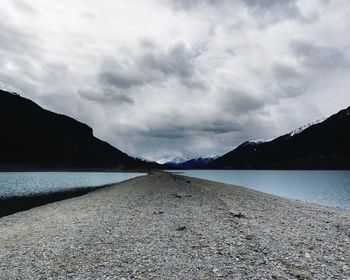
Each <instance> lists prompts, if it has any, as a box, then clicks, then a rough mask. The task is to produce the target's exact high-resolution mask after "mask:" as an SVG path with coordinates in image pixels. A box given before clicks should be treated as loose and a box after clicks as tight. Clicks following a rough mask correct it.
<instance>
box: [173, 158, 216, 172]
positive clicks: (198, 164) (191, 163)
mask: <svg viewBox="0 0 350 280" xmlns="http://www.w3.org/2000/svg"><path fill="white" fill-rule="evenodd" d="M216 158H218V156H214V155H208V156H201V157H197V158H193V159H190V160H187V161H185V162H182V163H180V164H178V165H177V168H180V169H196V168H202V167H203V166H205V165H207V164H210V163H212V162H213V161H214V160H215V159H216Z"/></svg>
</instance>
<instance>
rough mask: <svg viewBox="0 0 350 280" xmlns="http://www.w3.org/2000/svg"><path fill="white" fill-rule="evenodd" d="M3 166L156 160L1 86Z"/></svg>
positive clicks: (127, 164)
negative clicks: (126, 150)
mask: <svg viewBox="0 0 350 280" xmlns="http://www.w3.org/2000/svg"><path fill="white" fill-rule="evenodd" d="M0 131H1V134H2V136H1V138H0V154H1V157H0V168H1V169H5V170H12V169H13V170H16V169H20V170H22V169H24V170H26V169H29V170H30V169H38V170H40V169H49V170H50V169H52V170H56V169H59V170H60V169H63V170H65V169H69V170H70V169H113V170H114V169H123V170H124V169H135V168H136V169H139V168H141V169H145V168H146V169H148V168H158V167H159V166H158V165H157V164H150V163H146V162H144V161H142V160H139V159H134V158H132V157H130V156H128V155H127V154H126V153H124V152H122V151H120V150H118V149H117V148H115V147H113V146H112V145H110V144H109V143H107V142H105V141H103V140H100V139H98V138H96V137H95V136H94V135H93V129H92V128H91V127H89V126H88V125H86V124H84V123H82V122H79V121H77V120H75V119H74V118H71V117H69V116H66V115H62V114H59V113H54V112H51V111H49V110H46V109H44V108H42V107H40V106H39V105H38V104H36V103H35V102H33V101H32V100H30V99H27V98H24V97H21V96H19V95H18V94H16V93H11V92H7V91H3V90H0Z"/></svg>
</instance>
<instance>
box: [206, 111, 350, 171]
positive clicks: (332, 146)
mask: <svg viewBox="0 0 350 280" xmlns="http://www.w3.org/2000/svg"><path fill="white" fill-rule="evenodd" d="M206 168H216V169H350V107H349V108H347V109H345V110H342V111H340V112H338V113H337V114H334V115H333V116H331V117H329V118H328V119H326V120H324V121H323V122H320V123H317V124H314V125H311V126H309V127H307V128H305V129H300V130H297V131H294V132H292V133H290V134H286V135H283V136H280V137H278V138H276V139H274V140H272V141H269V142H260V143H254V142H245V143H243V144H242V145H240V146H239V147H237V148H236V149H234V150H233V151H231V152H229V153H227V154H225V155H223V156H222V157H220V158H218V159H216V160H215V161H214V162H213V163H211V164H209V165H207V166H206Z"/></svg>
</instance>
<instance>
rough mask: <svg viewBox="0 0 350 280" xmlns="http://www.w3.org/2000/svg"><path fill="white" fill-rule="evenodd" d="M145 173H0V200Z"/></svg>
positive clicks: (115, 181)
mask: <svg viewBox="0 0 350 280" xmlns="http://www.w3.org/2000/svg"><path fill="white" fill-rule="evenodd" d="M142 175H146V174H145V173H129V172H0V198H1V197H13V196H29V195H33V194H40V193H52V192H57V191H64V190H69V189H74V188H81V187H97V186H102V185H107V184H112V183H118V182H121V181H125V180H128V179H131V178H135V177H138V176H142Z"/></svg>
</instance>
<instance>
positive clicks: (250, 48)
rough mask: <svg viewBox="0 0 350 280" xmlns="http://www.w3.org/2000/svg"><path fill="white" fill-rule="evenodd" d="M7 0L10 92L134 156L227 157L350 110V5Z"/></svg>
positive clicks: (1, 21) (0, 65) (5, 68)
mask: <svg viewBox="0 0 350 280" xmlns="http://www.w3.org/2000/svg"><path fill="white" fill-rule="evenodd" d="M0 3H1V9H0V87H1V88H3V89H10V90H15V91H17V92H19V93H20V94H21V95H23V96H25V97H28V98H30V99H32V100H34V101H35V102H37V103H39V104H40V105H41V106H43V107H45V108H48V109H50V110H53V111H56V112H59V113H64V114H67V115H70V116H72V117H74V118H76V119H78V120H79V121H82V122H85V123H87V124H88V125H90V126H91V127H92V128H93V129H94V134H95V135H96V136H97V137H99V138H102V139H104V140H106V141H108V142H110V143H111V144H112V145H114V146H116V147H117V148H119V149H121V150H123V151H125V152H127V153H129V154H131V155H137V156H141V157H145V158H148V159H152V160H157V159H159V158H162V157H166V156H185V157H191V156H198V155H203V154H218V155H220V154H222V153H225V152H227V151H229V150H231V149H232V148H234V147H236V146H237V145H238V144H240V143H242V142H244V141H246V140H249V139H256V138H263V139H270V138H273V137H276V136H279V135H281V134H284V133H287V132H289V131H290V130H293V129H295V128H297V127H299V126H301V125H304V124H305V123H308V122H311V121H315V120H317V119H319V118H322V117H324V116H328V115H331V114H333V113H335V112H337V111H339V110H340V109H342V108H345V107H348V106H349V105H350V90H349V89H350V36H349V32H350V1H348V0H331V1H328V0H318V1H316V0H315V1H314V0H303V1H296V0H283V1H280V0H264V1H262V0H261V1H259V0H245V1H243V0H227V1H225V0H191V1H190V0H188V1H186V0H153V1H152V0H127V1H125V0H101V1H96V0H60V1H48V0H31V1H27V0H0Z"/></svg>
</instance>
